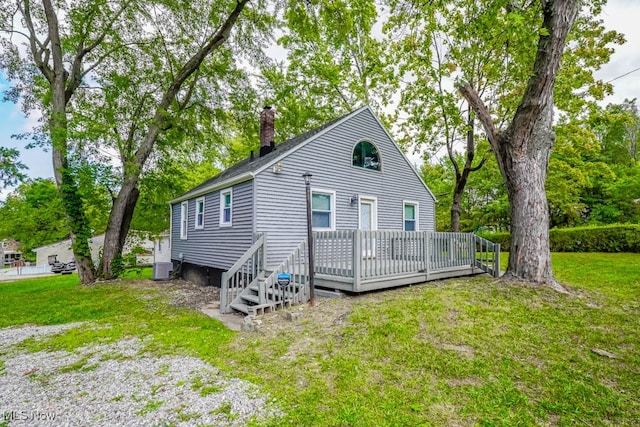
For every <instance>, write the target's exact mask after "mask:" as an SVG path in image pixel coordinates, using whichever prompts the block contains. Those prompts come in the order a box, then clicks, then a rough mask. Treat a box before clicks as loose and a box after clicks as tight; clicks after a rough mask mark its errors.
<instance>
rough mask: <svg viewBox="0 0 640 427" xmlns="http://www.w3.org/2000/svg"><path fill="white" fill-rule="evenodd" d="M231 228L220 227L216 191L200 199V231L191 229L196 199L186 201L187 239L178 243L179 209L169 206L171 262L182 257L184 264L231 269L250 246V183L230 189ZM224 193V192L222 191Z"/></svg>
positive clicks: (251, 218) (251, 227) (251, 190)
mask: <svg viewBox="0 0 640 427" xmlns="http://www.w3.org/2000/svg"><path fill="white" fill-rule="evenodd" d="M232 188H233V190H232V191H233V193H232V226H231V227H220V191H213V192H211V193H208V194H206V195H205V196H204V198H205V202H204V206H205V210H204V228H203V229H195V209H196V199H199V197H194V198H192V199H189V200H188V203H189V209H188V212H189V214H188V218H189V223H188V232H187V239H186V240H183V239H180V209H181V208H180V206H181V203H175V204H173V205H172V206H171V215H172V230H171V243H172V247H171V258H172V259H174V260H177V259H178V254H179V253H182V254H184V262H188V263H191V264H197V265H202V266H207V267H215V268H220V269H223V270H226V269H228V268H229V267H231V266H232V265H233V264H234V263H235V262H236V261H237V260H238V258H240V257H241V256H242V254H244V252H245V251H246V250H247V249H249V247H251V244H252V243H253V218H254V215H253V213H254V212H253V207H254V203H253V181H248V182H243V183H241V184H237V185H234V186H233V187H232ZM223 190H225V189H223Z"/></svg>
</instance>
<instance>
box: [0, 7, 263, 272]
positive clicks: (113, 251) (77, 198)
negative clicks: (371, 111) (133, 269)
mask: <svg viewBox="0 0 640 427" xmlns="http://www.w3.org/2000/svg"><path fill="white" fill-rule="evenodd" d="M247 4H248V0H238V1H224V2H216V3H213V4H210V3H208V2H178V3H175V2H163V1H158V2H154V1H142V0H140V1H137V0H130V1H125V2H116V3H110V2H105V1H103V0H95V1H91V2H88V3H77V4H76V3H74V2H62V3H53V2H52V1H51V0H42V2H32V1H29V0H15V1H10V0H4V1H2V2H0V6H1V9H2V11H1V12H0V14H1V15H0V25H1V27H0V32H3V33H4V34H5V36H6V37H5V38H3V39H2V42H3V47H5V51H4V53H3V55H2V56H1V58H0V59H1V62H0V65H1V66H2V67H3V68H5V69H6V70H7V71H8V75H9V78H10V79H11V80H12V81H14V82H16V84H15V86H14V92H13V93H14V94H15V93H17V92H19V91H22V93H21V95H22V96H23V100H24V106H25V108H26V109H29V108H34V107H37V108H40V109H41V110H42V112H43V114H44V116H45V118H46V129H43V130H44V131H45V133H46V135H47V136H48V138H49V141H50V144H51V147H52V154H53V163H54V173H55V178H56V182H57V184H58V187H59V189H60V192H61V194H62V199H63V204H64V206H65V210H66V214H67V218H68V220H69V225H70V230H71V238H72V241H73V245H72V246H73V250H74V254H75V257H76V261H77V262H78V271H79V274H80V279H81V281H82V282H83V283H87V282H91V281H93V280H95V277H96V276H95V271H94V266H93V264H92V262H91V258H90V251H89V247H88V244H87V239H88V237H89V235H90V234H91V230H90V227H89V225H88V222H87V219H86V217H85V215H84V211H83V203H82V199H81V195H80V192H79V190H78V176H77V174H76V172H75V171H74V169H73V168H72V165H71V162H70V161H69V157H70V154H71V153H74V152H75V153H77V152H78V151H81V148H82V147H79V146H81V145H82V142H83V141H84V138H88V139H89V140H91V139H93V137H92V136H91V135H89V136H88V135H87V134H85V133H84V132H79V133H80V134H82V138H78V135H77V133H78V129H79V128H81V127H82V126H84V125H79V124H78V123H81V121H76V119H77V118H81V117H82V116H83V115H84V116H85V117H86V116H87V115H88V114H87V113H88V112H87V111H84V110H81V109H79V108H78V105H76V104H75V103H76V98H78V97H79V96H78V94H79V93H83V94H84V95H86V92H87V91H92V90H96V91H102V92H103V94H104V96H102V97H101V99H102V100H103V101H104V102H105V104H104V105H102V106H101V105H98V104H97V103H96V104H93V105H94V107H95V108H96V109H94V110H93V114H95V115H96V116H98V115H100V112H101V111H106V112H107V114H109V112H110V113H114V112H115V113H121V112H122V110H119V109H118V108H116V107H114V105H116V104H119V105H122V104H127V106H129V107H131V108H130V109H128V110H127V114H123V115H118V114H113V115H112V116H111V117H110V120H112V121H111V123H110V125H111V127H112V128H116V131H114V132H112V133H111V135H110V136H111V138H112V141H114V145H117V146H118V155H119V160H120V162H121V173H120V176H119V182H118V183H117V186H116V187H115V188H113V189H112V190H113V203H112V208H111V211H110V215H109V220H108V225H107V229H106V237H105V245H104V250H103V259H102V263H101V265H100V267H99V269H98V272H99V274H100V275H101V276H102V277H105V278H111V277H113V276H114V274H115V273H116V271H115V270H114V266H117V265H118V264H119V262H118V260H119V257H120V256H121V252H122V246H123V244H124V240H125V238H126V235H127V233H128V231H129V227H130V224H131V220H132V217H133V213H134V209H135V206H136V203H137V200H138V197H139V188H138V183H139V179H140V176H141V174H142V173H143V171H144V169H145V166H146V164H147V161H148V160H149V158H150V156H151V155H152V153H153V151H154V148H155V146H156V142H157V141H158V140H159V138H161V136H162V135H164V134H165V133H166V132H167V131H168V130H170V129H171V128H173V127H174V126H175V124H176V123H177V122H179V120H180V117H181V116H182V115H183V114H185V111H187V110H188V109H189V108H190V107H191V106H192V103H191V100H192V99H194V97H197V95H198V93H202V92H205V91H208V90H210V91H212V92H213V93H211V92H210V93H209V95H210V96H215V89H216V87H215V85H214V86H210V87H209V88H208V89H207V90H204V89H202V88H201V87H200V86H199V85H198V83H199V81H200V79H201V71H202V74H206V71H207V70H206V68H207V67H206V66H208V67H209V68H214V69H215V68H216V67H217V69H218V71H219V70H221V69H224V68H225V64H227V63H228V61H230V60H232V59H231V56H230V53H229V52H228V51H226V50H225V49H224V46H225V42H226V41H227V40H228V39H229V38H230V37H231V35H232V29H233V28H234V26H236V23H237V22H238V19H239V17H240V15H241V14H242V12H243V10H244V9H245V8H246V6H247ZM262 6H263V5H262V3H261V2H257V3H256V4H255V9H253V10H252V11H251V14H250V15H251V17H254V18H255V17H257V16H259V12H258V10H259V9H260V8H261V7H262ZM251 34H252V31H251V30H250V29H249V26H247V27H243V28H241V31H238V37H240V38H242V39H243V41H246V42H248V41H251ZM19 37H23V40H25V41H26V43H25V45H26V48H27V49H28V50H27V52H28V53H27V54H26V55H25V54H24V52H23V50H21V48H20V46H18V45H16V44H14V40H15V39H17V38H19ZM247 44H248V45H249V46H251V43H247ZM214 54H216V55H214ZM210 58H213V59H212V60H211V61H209V62H207V60H208V59H210ZM203 64H205V65H206V66H205V67H203ZM34 66H35V69H36V70H37V73H34V72H33V70H34ZM141 81H142V82H141ZM221 84H222V83H221ZM114 88H115V89H124V91H123V92H118V91H117V90H112V89H114ZM129 89H131V91H128V90H129ZM88 98H89V97H88V96H84V97H83V101H85V100H86V99H88ZM79 103H80V102H78V104H79ZM109 103H111V104H109ZM82 105H83V106H86V105H89V103H88V102H83V103H82ZM101 109H102V110H101ZM122 125H124V129H122ZM83 131H88V129H83ZM108 136H109V135H107V136H106V137H108ZM94 137H95V138H97V137H96V135H95V134H94Z"/></svg>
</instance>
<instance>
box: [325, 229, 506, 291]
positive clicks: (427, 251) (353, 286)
mask: <svg viewBox="0 0 640 427" xmlns="http://www.w3.org/2000/svg"><path fill="white" fill-rule="evenodd" d="M314 238H315V242H314V243H315V245H314V248H315V254H314V255H315V269H314V270H315V272H316V276H315V277H316V280H315V284H316V286H319V287H326V288H331V289H339V290H344V291H350V292H366V291H370V290H375V289H384V288H391V287H396V286H402V285H407V284H412V283H421V282H426V281H430V280H437V279H444V278H448V277H457V276H465V275H472V274H478V273H483V272H486V273H489V274H492V275H494V276H497V272H498V271H499V270H498V268H499V265H500V258H499V257H500V247H499V245H496V244H494V243H491V242H488V241H486V240H484V239H481V238H479V237H477V236H475V235H474V234H471V233H438V232H427V231H425V232H405V231H361V230H340V231H323V232H317V233H314Z"/></svg>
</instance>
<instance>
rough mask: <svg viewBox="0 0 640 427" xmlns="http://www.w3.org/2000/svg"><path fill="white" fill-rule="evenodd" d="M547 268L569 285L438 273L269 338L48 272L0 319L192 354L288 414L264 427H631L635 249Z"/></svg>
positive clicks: (637, 305) (1, 293)
mask: <svg viewBox="0 0 640 427" xmlns="http://www.w3.org/2000/svg"><path fill="white" fill-rule="evenodd" d="M503 258H505V259H506V256H505V257H503ZM553 263H554V271H555V274H556V276H557V277H558V278H559V279H560V280H561V281H562V282H564V283H567V284H569V285H570V286H571V287H572V288H573V289H574V290H575V293H576V295H574V296H565V295H560V294H558V293H555V292H553V291H550V290H548V289H540V288H534V287H521V286H510V285H506V284H501V283H496V282H495V281H494V280H492V279H488V278H473V279H463V280H449V281H443V282H433V283H429V284H426V285H424V286H414V287H409V288H402V289H397V290H392V291H387V292H381V293H376V294H372V295H370V296H368V297H365V298H359V299H358V300H356V301H355V302H353V303H352V305H351V307H350V311H349V313H348V315H347V316H346V317H345V318H344V321H342V322H330V324H325V325H319V324H317V323H314V320H313V319H312V317H311V316H310V315H309V316H307V315H305V316H303V317H302V319H301V320H300V321H299V323H298V324H296V327H290V328H287V327H284V328H282V330H281V331H280V332H279V333H278V334H277V335H276V336H275V338H274V337H273V336H272V335H269V334H234V333H231V332H229V331H227V330H226V329H225V328H224V327H221V325H220V324H219V323H218V322H216V321H215V320H212V319H208V318H206V317H204V316H202V315H200V314H199V313H193V312H189V311H186V310H179V309H176V308H174V307H170V306H168V305H167V303H166V302H164V301H163V300H162V299H160V298H159V295H158V294H156V293H155V292H153V291H141V290H140V289H134V288H131V287H129V286H126V285H98V286H91V287H79V286H78V285H77V278H76V279H75V280H76V282H75V283H74V282H73V280H72V279H73V278H70V277H68V276H67V277H64V276H63V277H57V276H56V277H52V278H47V279H39V280H37V281H21V282H13V283H0V301H1V302H2V307H3V310H2V311H0V327H6V326H10V325H20V324H25V323H37V324H57V323H67V322H76V321H91V322H92V324H94V326H93V327H91V328H82V329H73V330H70V331H68V332H67V333H65V334H63V335H61V336H57V337H52V338H49V339H44V340H41V341H36V340H29V341H28V342H27V343H26V344H25V347H26V348H30V349H33V350H38V349H43V348H48V349H57V348H74V347H77V346H80V345H84V344H86V343H90V342H102V341H105V340H106V341H110V340H117V339H121V338H125V337H132V336H139V337H145V338H146V339H145V341H144V342H145V343H146V349H147V350H150V351H154V352H159V353H171V352H176V353H183V354H192V355H197V356H199V357H201V358H203V359H205V360H207V361H209V362H211V363H213V364H214V365H216V366H218V367H219V368H221V369H223V370H224V371H225V372H226V373H228V374H229V375H233V376H237V377H241V378H244V379H248V380H250V381H253V382H255V383H257V384H259V385H261V386H262V387H263V389H264V390H267V391H269V392H270V393H271V394H272V396H273V397H275V398H276V399H277V401H278V402H279V404H280V405H282V406H283V409H284V410H285V411H286V413H287V415H286V418H285V419H284V420H282V419H279V420H272V421H270V422H271V423H272V425H281V424H283V423H288V424H292V425H308V426H311V425H318V426H369V425H382V426H403V425H434V426H439V425H482V426H512V425H559V426H569V425H593V426H595V425H598V426H599V425H616V426H619V425H622V426H624V425H628V426H632V425H638V422H639V420H640V403H639V402H640V348H639V345H638V336H640V267H639V266H640V254H573V253H562V254H560V253H557V254H553ZM323 304H327V305H331V304H340V301H329V302H324V303H323ZM314 310H319V308H318V309H314ZM305 313H308V311H307V312H305ZM283 322H284V321H283ZM594 349H600V350H606V351H609V352H611V353H614V354H615V355H616V356H617V357H616V358H608V357H603V356H601V355H599V354H596V353H594V351H593V350H594ZM82 368H85V367H84V365H83V366H80V365H79V366H77V367H76V366H72V367H70V369H82ZM0 371H1V369H0ZM201 385H202V387H201V388H202V391H203V392H204V393H205V394H206V393H209V392H215V391H214V390H209V389H208V388H207V386H208V384H205V382H204V381H203V382H202V384H201ZM223 409H226V408H223ZM187 415H188V414H185V416H187Z"/></svg>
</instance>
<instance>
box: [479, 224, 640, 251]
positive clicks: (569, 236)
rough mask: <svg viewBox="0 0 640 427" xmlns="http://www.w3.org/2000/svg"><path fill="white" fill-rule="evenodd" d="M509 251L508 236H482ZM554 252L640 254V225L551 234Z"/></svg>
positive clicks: (576, 228)
mask: <svg viewBox="0 0 640 427" xmlns="http://www.w3.org/2000/svg"><path fill="white" fill-rule="evenodd" d="M479 235H480V236H481V237H484V238H485V239H488V240H491V241H492V242H494V243H500V247H501V250H503V251H505V252H508V251H509V240H510V235H509V233H508V232H499V233H487V232H482V233H479ZM549 239H550V246H551V251H552V252H635V253H640V225H638V224H613V225H605V226H588V227H574V228H554V229H552V230H549Z"/></svg>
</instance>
